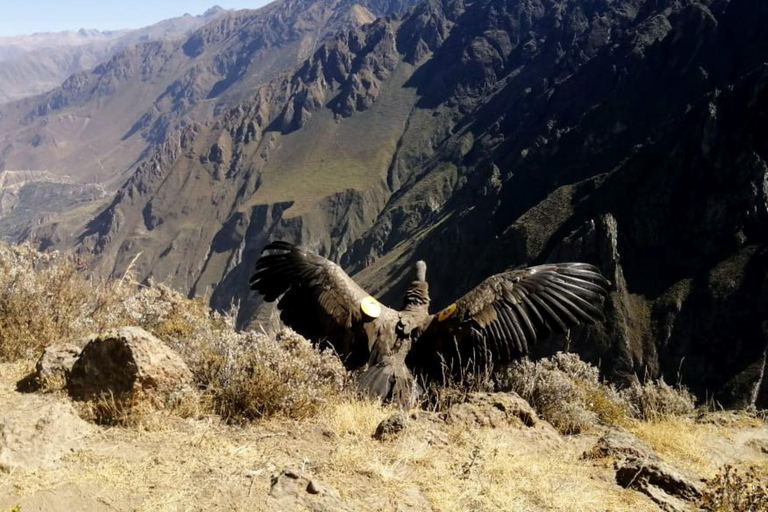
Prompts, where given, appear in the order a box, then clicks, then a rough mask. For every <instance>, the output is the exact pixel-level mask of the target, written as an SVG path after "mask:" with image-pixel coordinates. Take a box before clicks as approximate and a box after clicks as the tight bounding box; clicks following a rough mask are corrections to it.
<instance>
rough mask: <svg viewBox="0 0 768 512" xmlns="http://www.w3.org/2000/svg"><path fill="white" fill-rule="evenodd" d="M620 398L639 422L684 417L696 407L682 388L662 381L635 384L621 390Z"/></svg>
mask: <svg viewBox="0 0 768 512" xmlns="http://www.w3.org/2000/svg"><path fill="white" fill-rule="evenodd" d="M620 394H621V397H622V399H623V400H624V401H625V402H626V403H627V405H628V406H629V408H630V411H631V413H632V415H633V416H634V417H635V418H637V419H641V420H658V419H663V418H665V417H667V416H685V415H687V414H691V413H692V412H693V410H694V409H695V407H696V397H694V396H693V395H692V394H691V393H690V392H689V391H688V390H687V389H685V388H684V387H672V386H670V385H668V384H667V383H665V382H664V379H659V380H657V381H649V382H646V383H645V384H640V383H639V382H636V383H634V384H632V385H631V386H630V387H628V388H626V389H623V390H621V393H620Z"/></svg>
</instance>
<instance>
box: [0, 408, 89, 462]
mask: <svg viewBox="0 0 768 512" xmlns="http://www.w3.org/2000/svg"><path fill="white" fill-rule="evenodd" d="M93 432H94V427H93V426H91V425H90V424H88V423H87V422H86V421H84V420H82V419H81V418H80V417H79V416H78V415H77V413H76V412H75V410H74V408H73V407H72V404H70V403H68V402H61V401H58V400H56V399H55V398H53V397H50V396H47V397H46V396H31V395H30V396H29V397H28V399H27V401H26V402H25V403H24V405H23V406H22V407H15V408H11V409H10V410H6V409H5V408H0V473H1V472H4V471H5V472H8V471H14V470H21V471H34V469H35V468H39V467H44V466H52V465H53V464H55V463H56V462H57V461H58V460H59V459H60V458H61V457H62V456H63V455H65V454H67V453H69V452H71V451H73V450H75V449H76V448H78V447H79V446H80V445H81V443H82V439H83V438H85V437H87V436H88V435H90V434H92V433H93Z"/></svg>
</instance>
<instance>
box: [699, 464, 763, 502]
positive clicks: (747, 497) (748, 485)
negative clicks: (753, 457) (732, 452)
mask: <svg viewBox="0 0 768 512" xmlns="http://www.w3.org/2000/svg"><path fill="white" fill-rule="evenodd" d="M700 508H701V510H705V511H707V512H756V511H758V510H768V485H766V480H765V476H760V475H758V473H757V471H756V470H755V469H754V468H750V469H748V470H747V471H746V472H741V471H739V470H738V469H736V468H734V467H733V466H731V465H730V464H728V465H726V466H724V467H723V468H721V469H720V472H719V473H718V474H717V476H716V477H715V478H713V479H712V480H710V481H709V482H707V487H706V488H705V489H704V492H703V496H702V500H701V503H700Z"/></svg>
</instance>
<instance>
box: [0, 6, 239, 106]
mask: <svg viewBox="0 0 768 512" xmlns="http://www.w3.org/2000/svg"><path fill="white" fill-rule="evenodd" d="M223 12H224V10H223V9H221V8H220V7H214V8H211V9H209V10H208V11H206V12H205V13H203V14H202V15H200V16H191V15H189V14H187V15H184V16H180V17H178V18H171V19H167V20H163V21H161V22H159V23H155V24H154V25H150V26H148V27H144V28H141V29H137V30H117V31H107V32H100V31H97V30H84V29H81V30H79V31H77V32H59V33H40V34H33V35H31V36H17V37H0V105H1V104H3V103H8V102H12V101H17V100H21V99H23V98H27V97H30V96H36V95H38V94H43V93H46V92H48V91H50V90H52V89H55V88H56V87H58V86H59V85H61V83H62V82H64V80H65V79H66V78H67V77H69V76H70V75H72V74H73V73H79V72H82V71H85V70H88V69H91V68H93V67H94V66H96V65H97V64H99V63H100V62H102V61H104V60H105V59H107V58H109V57H110V56H111V55H114V54H115V53H117V52H118V51H120V50H121V49H123V48H125V47H127V46H131V45H135V44H139V43H141V42H147V41H158V40H168V39H177V38H180V37H183V36H184V35H187V34H188V33H190V32H192V31H193V30H195V29H197V28H199V27H201V26H202V25H204V24H205V23H207V22H209V21H211V20H212V19H214V18H215V17H217V16H219V15H220V14H222V13H223Z"/></svg>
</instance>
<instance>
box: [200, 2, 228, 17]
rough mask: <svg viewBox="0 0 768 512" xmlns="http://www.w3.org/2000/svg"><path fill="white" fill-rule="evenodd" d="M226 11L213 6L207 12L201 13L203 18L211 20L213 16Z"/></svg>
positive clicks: (218, 6)
mask: <svg viewBox="0 0 768 512" xmlns="http://www.w3.org/2000/svg"><path fill="white" fill-rule="evenodd" d="M225 11H226V9H224V8H223V7H221V6H220V5H214V6H213V7H211V8H210V9H208V10H207V11H205V12H204V13H203V18H212V17H213V16H218V15H219V14H221V13H223V12H225Z"/></svg>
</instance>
